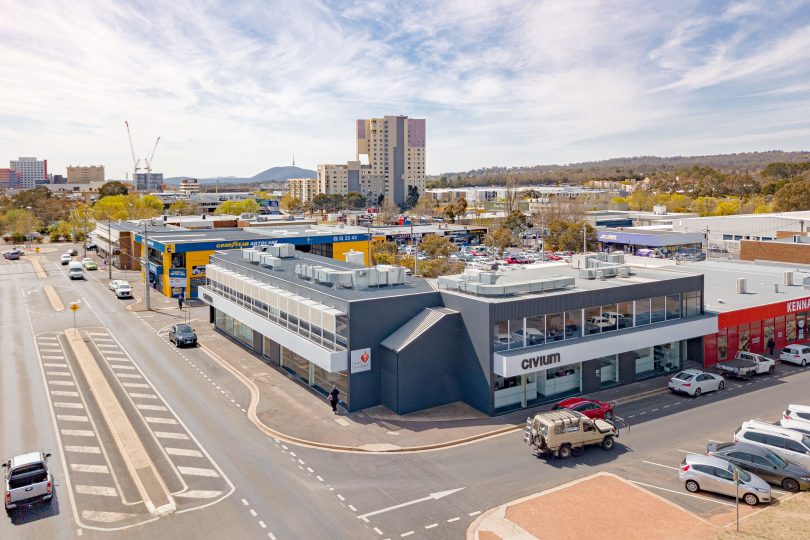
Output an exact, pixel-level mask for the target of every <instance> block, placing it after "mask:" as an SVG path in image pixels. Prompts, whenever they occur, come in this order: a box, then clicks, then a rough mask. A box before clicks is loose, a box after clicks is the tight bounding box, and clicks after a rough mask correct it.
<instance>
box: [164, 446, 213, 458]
mask: <svg viewBox="0 0 810 540" xmlns="http://www.w3.org/2000/svg"><path fill="white" fill-rule="evenodd" d="M164 450H166V453H167V454H169V455H170V456H187V457H199V458H201V457H203V455H202V452H200V451H198V450H186V449H185V448H169V447H166V448H164Z"/></svg>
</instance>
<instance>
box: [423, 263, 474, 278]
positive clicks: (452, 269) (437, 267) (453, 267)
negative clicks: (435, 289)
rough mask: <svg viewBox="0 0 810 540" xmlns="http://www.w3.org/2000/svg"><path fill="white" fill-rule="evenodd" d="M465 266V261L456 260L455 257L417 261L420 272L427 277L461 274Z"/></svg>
mask: <svg viewBox="0 0 810 540" xmlns="http://www.w3.org/2000/svg"><path fill="white" fill-rule="evenodd" d="M465 266H466V265H465V263H464V262H463V261H454V260H453V259H430V260H427V261H418V262H417V268H418V271H419V274H420V275H421V276H423V277H426V278H437V277H439V276H450V275H454V274H460V273H461V272H463V271H464V267H465Z"/></svg>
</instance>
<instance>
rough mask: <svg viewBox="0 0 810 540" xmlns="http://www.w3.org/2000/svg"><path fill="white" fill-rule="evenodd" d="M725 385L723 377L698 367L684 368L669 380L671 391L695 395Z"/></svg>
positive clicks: (712, 390)
mask: <svg viewBox="0 0 810 540" xmlns="http://www.w3.org/2000/svg"><path fill="white" fill-rule="evenodd" d="M725 387H726V381H725V379H723V377H721V376H720V375H715V374H713V373H706V372H705V371H700V370H699V369H685V370H683V371H681V372H680V373H678V374H677V375H675V376H674V377H672V378H671V379H670V380H669V389H670V390H672V391H673V392H682V393H684V394H689V395H690V396H695V397H698V396H700V395H701V394H703V393H704V392H714V391H715V390H722V389H723V388H725Z"/></svg>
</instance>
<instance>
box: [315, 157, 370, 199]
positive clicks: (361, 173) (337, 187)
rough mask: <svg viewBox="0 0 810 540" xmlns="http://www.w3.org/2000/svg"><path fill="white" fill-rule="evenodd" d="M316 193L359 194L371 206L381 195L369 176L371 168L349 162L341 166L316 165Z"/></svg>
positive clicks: (355, 162) (357, 162) (356, 162)
mask: <svg viewBox="0 0 810 540" xmlns="http://www.w3.org/2000/svg"><path fill="white" fill-rule="evenodd" d="M316 181H317V193H324V194H326V195H334V194H339V195H345V194H347V193H361V194H362V195H365V196H366V197H367V198H368V199H369V200H370V201H371V202H372V204H374V203H376V198H377V196H379V195H380V194H381V193H382V188H381V185H380V184H378V183H376V182H375V181H374V179H373V177H372V174H371V167H370V166H368V165H363V164H361V163H360V162H359V161H349V162H347V163H346V164H345V165H342V164H334V165H333V164H322V165H318V176H317V178H316ZM372 199H373V201H372Z"/></svg>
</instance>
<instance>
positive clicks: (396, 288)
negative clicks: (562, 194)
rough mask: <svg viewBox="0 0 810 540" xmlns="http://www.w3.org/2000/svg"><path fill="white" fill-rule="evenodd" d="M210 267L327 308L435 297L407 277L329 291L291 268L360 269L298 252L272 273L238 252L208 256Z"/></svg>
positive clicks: (424, 285) (425, 286) (425, 285)
mask: <svg viewBox="0 0 810 540" xmlns="http://www.w3.org/2000/svg"><path fill="white" fill-rule="evenodd" d="M211 264H216V265H217V266H221V267H222V268H227V269H229V270H231V271H233V272H237V273H239V274H243V275H246V276H248V277H251V278H253V279H256V280H258V281H260V282H263V283H269V284H271V285H273V286H275V287H279V288H281V289H284V290H287V291H290V292H294V293H296V294H299V295H301V296H304V297H307V298H311V299H313V300H319V299H322V300H321V301H322V303H324V304H327V305H334V302H330V301H329V300H327V299H328V298H332V299H338V300H341V301H343V302H354V301H359V300H376V299H379V298H388V297H395V296H402V295H406V294H426V293H435V291H434V289H433V287H432V286H431V285H430V284H429V283H428V282H427V280H425V279H422V278H416V277H411V276H406V280H405V281H406V283H404V284H402V285H393V286H386V287H370V288H368V289H345V288H343V287H338V288H332V287H330V286H327V285H325V284H321V283H317V282H314V281H309V280H306V279H303V278H301V277H299V276H296V275H295V265H297V264H311V265H318V266H324V267H327V268H334V269H336V270H354V269H357V268H364V267H363V266H361V265H357V264H352V263H347V262H343V261H339V260H336V259H331V258H329V257H321V256H320V255H312V254H310V253H304V252H301V251H296V252H295V257H294V258H291V259H282V260H281V264H280V265H279V266H277V267H275V268H272V269H271V268H267V267H265V266H261V265H258V264H254V263H250V262H248V261H245V260H242V250H229V251H217V252H216V253H214V254H213V255H212V256H211ZM437 294H438V293H437Z"/></svg>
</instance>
